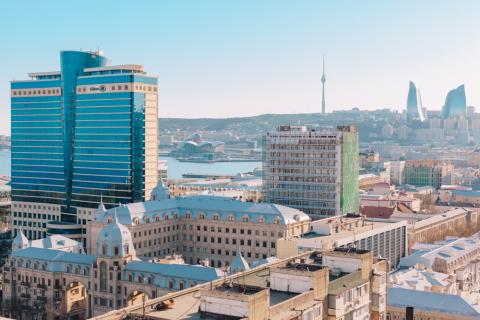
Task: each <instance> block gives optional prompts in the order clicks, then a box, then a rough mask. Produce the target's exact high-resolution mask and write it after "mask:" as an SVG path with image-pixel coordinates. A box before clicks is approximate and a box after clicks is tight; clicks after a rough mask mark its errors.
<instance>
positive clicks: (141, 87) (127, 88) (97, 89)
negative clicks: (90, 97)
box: [77, 84, 157, 93]
mask: <svg viewBox="0 0 480 320" xmlns="http://www.w3.org/2000/svg"><path fill="white" fill-rule="evenodd" d="M107 90H109V91H130V90H131V88H130V85H128V84H123V85H120V84H119V85H111V86H110V85H109V86H106V85H101V86H99V87H95V86H92V87H89V88H88V90H87V88H86V87H78V88H77V92H78V93H86V92H105V91H107ZM135 91H145V92H146V91H149V92H157V87H153V86H144V85H138V84H136V85H135Z"/></svg>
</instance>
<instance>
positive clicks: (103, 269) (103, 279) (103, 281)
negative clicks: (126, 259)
mask: <svg viewBox="0 0 480 320" xmlns="http://www.w3.org/2000/svg"><path fill="white" fill-rule="evenodd" d="M100 291H103V292H106V291H107V264H106V263H105V261H102V262H100Z"/></svg>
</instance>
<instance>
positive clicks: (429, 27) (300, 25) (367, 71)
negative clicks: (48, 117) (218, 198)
mask: <svg viewBox="0 0 480 320" xmlns="http://www.w3.org/2000/svg"><path fill="white" fill-rule="evenodd" d="M463 3H464V4H467V5H469V7H470V8H471V10H462V9H461V8H462V7H464V6H462V5H461V4H457V3H455V4H447V3H442V4H441V5H439V4H437V3H435V7H434V8H433V2H431V1H427V2H422V3H416V2H407V3H405V2H402V4H393V3H373V2H368V3H366V4H356V3H342V4H323V3H317V2H313V1H302V2H300V3H298V4H296V6H295V7H294V8H290V6H288V5H287V4H286V2H264V3H262V4H258V3H254V2H246V3H245V2H244V3H242V5H239V4H231V3H230V4H224V3H220V4H219V3H214V2H208V1H207V2H202V4H201V5H199V4H196V3H193V2H190V3H188V5H185V6H174V5H171V4H167V3H156V2H144V3H142V4H136V5H135V6H130V5H119V6H117V10H116V14H117V18H116V19H114V20H113V21H112V20H110V19H105V18H104V17H103V16H102V13H101V12H105V10H107V9H108V8H111V6H113V5H114V3H113V2H108V1H105V2H102V3H101V4H96V8H97V10H96V11H94V12H92V11H89V6H88V5H85V6H75V5H74V4H66V3H62V2H52V3H47V4H46V5H45V4H42V5H41V6H40V5H38V4H36V3H35V2H31V3H9V4H3V8H2V9H3V10H2V11H3V12H21V15H22V16H21V17H22V19H18V17H15V19H12V17H5V18H4V19H2V20H1V22H0V24H1V26H2V28H1V30H2V31H0V34H2V35H3V39H6V42H5V45H6V47H7V48H15V50H3V51H2V52H1V53H0V55H1V56H0V58H1V59H2V60H3V61H9V62H10V63H8V64H7V63H6V64H5V66H4V70H3V72H2V74H1V75H0V80H1V81H0V82H1V83H2V84H3V85H2V86H0V103H1V104H2V105H3V106H4V107H2V110H1V111H0V112H1V114H2V115H4V116H3V117H2V118H1V119H2V120H0V124H1V127H0V128H1V130H0V131H1V132H0V134H8V132H9V121H8V120H9V119H8V114H9V110H8V82H9V81H11V80H13V79H20V78H22V77H23V75H24V74H25V73H27V72H30V71H32V70H33V71H36V69H35V68H41V70H38V71H43V70H56V69H58V64H57V62H56V61H55V59H52V57H54V56H55V54H56V53H58V52H59V51H60V50H63V49H69V48H71V49H79V47H82V48H83V49H89V48H91V49H97V47H99V48H100V49H102V50H104V51H105V53H106V54H107V55H109V54H111V53H113V52H115V54H116V53H117V52H118V53H120V54H119V58H118V59H116V61H118V63H127V62H128V61H131V60H132V59H133V60H139V61H144V65H145V67H146V68H147V69H149V70H152V72H153V73H154V74H156V75H158V77H159V87H160V90H161V92H162V94H161V95H160V99H159V106H160V116H162V117H191V118H197V117H228V116H233V115H237V116H247V115H255V114H262V113H298V112H301V113H314V112H321V75H322V56H323V55H325V56H326V60H327V69H328V76H329V83H328V86H327V92H326V104H327V108H326V109H327V112H331V111H332V109H335V110H342V109H350V108H351V107H358V106H360V107H361V108H362V109H377V108H383V107H391V108H393V109H396V110H403V109H404V108H405V106H406V94H407V90H408V81H410V80H412V81H414V82H415V83H416V84H417V85H418V86H419V87H420V88H422V97H423V105H424V106H425V107H427V108H428V109H431V110H440V109H441V107H442V106H443V103H444V101H445V93H446V92H448V90H450V89H451V88H454V87H457V86H459V85H461V84H463V83H465V86H466V92H467V104H468V105H474V106H478V105H480V99H479V97H478V95H477V93H476V90H475V88H477V87H479V86H480V79H479V78H478V77H477V76H476V74H475V73H474V72H472V66H475V62H476V56H477V55H478V52H479V49H480V48H479V46H478V44H477V43H476V42H475V41H470V40H472V39H473V37H474V36H475V35H474V33H473V32H474V31H475V30H476V29H478V28H477V24H478V22H477V21H476V19H475V17H474V12H475V11H476V10H474V7H475V6H478V4H477V3H475V2H470V1H465V2H463ZM115 5H116V4H115ZM433 9H434V10H433ZM60 12H61V14H60ZM97 12H98V13H97ZM272 12H273V13H274V14H271V13H272ZM322 12H328V14H322ZM220 13H223V14H220ZM32 14H34V15H35V16H41V15H42V14H43V15H47V14H50V15H52V19H46V20H45V21H43V22H42V23H41V24H35V30H36V32H35V33H32V32H31V31H32V23H30V22H28V21H35V19H34V16H32ZM138 14H142V16H143V17H144V18H143V19H137V21H136V28H133V29H130V28H124V27H123V25H122V22H121V21H125V20H126V19H128V18H130V17H135V16H137V15H138ZM426 14H428V15H429V20H428V23H427V22H426V21H425V20H424V19H422V16H425V15H426ZM85 15H88V16H89V17H90V22H89V24H88V25H85V24H81V23H78V22H80V21H81V17H82V16H85ZM319 17H320V19H319ZM452 17H453V18H452ZM69 21H70V22H73V23H68V22H69ZM339 21H343V23H341V24H339ZM444 21H450V23H444ZM245 22H247V23H245ZM59 24H62V26H63V27H62V28H61V29H59V28H57V26H58V25H59ZM8 30H15V34H16V36H15V37H13V36H12V35H11V34H9V31H8ZM139 30H142V32H138V31H139ZM33 34H48V35H49V36H47V37H43V36H42V37H34V36H33ZM200 39H201V41H200ZM126 40H128V41H126ZM461 43H462V44H463V43H467V45H466V46H464V47H463V48H464V50H461V51H459V50H457V48H458V47H459V44H461ZM132 48H135V49H132ZM32 50H34V51H35V52H36V55H38V59H39V60H41V61H43V63H42V65H38V64H37V65H33V64H32V59H30V58H29V57H30V56H31V51H32ZM444 61H451V62H452V63H449V64H445V63H444ZM459 61H461V63H459ZM253 72H254V73H255V77H252V74H253ZM345 92H348V93H349V94H345Z"/></svg>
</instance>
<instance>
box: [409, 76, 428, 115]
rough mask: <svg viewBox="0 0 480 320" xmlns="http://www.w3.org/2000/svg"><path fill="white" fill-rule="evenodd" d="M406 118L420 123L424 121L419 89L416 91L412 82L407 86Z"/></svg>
mask: <svg viewBox="0 0 480 320" xmlns="http://www.w3.org/2000/svg"><path fill="white" fill-rule="evenodd" d="M407 117H408V120H420V121H422V122H423V121H424V120H425V115H424V112H423V106H422V97H421V95H420V89H417V87H416V86H415V84H414V83H413V82H412V81H410V83H409V84H408V96H407Z"/></svg>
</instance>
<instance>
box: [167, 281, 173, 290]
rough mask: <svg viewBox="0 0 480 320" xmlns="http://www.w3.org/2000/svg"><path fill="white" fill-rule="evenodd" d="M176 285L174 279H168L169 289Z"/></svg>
mask: <svg viewBox="0 0 480 320" xmlns="http://www.w3.org/2000/svg"><path fill="white" fill-rule="evenodd" d="M174 287H175V283H174V282H173V280H168V289H173V288H174Z"/></svg>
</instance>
